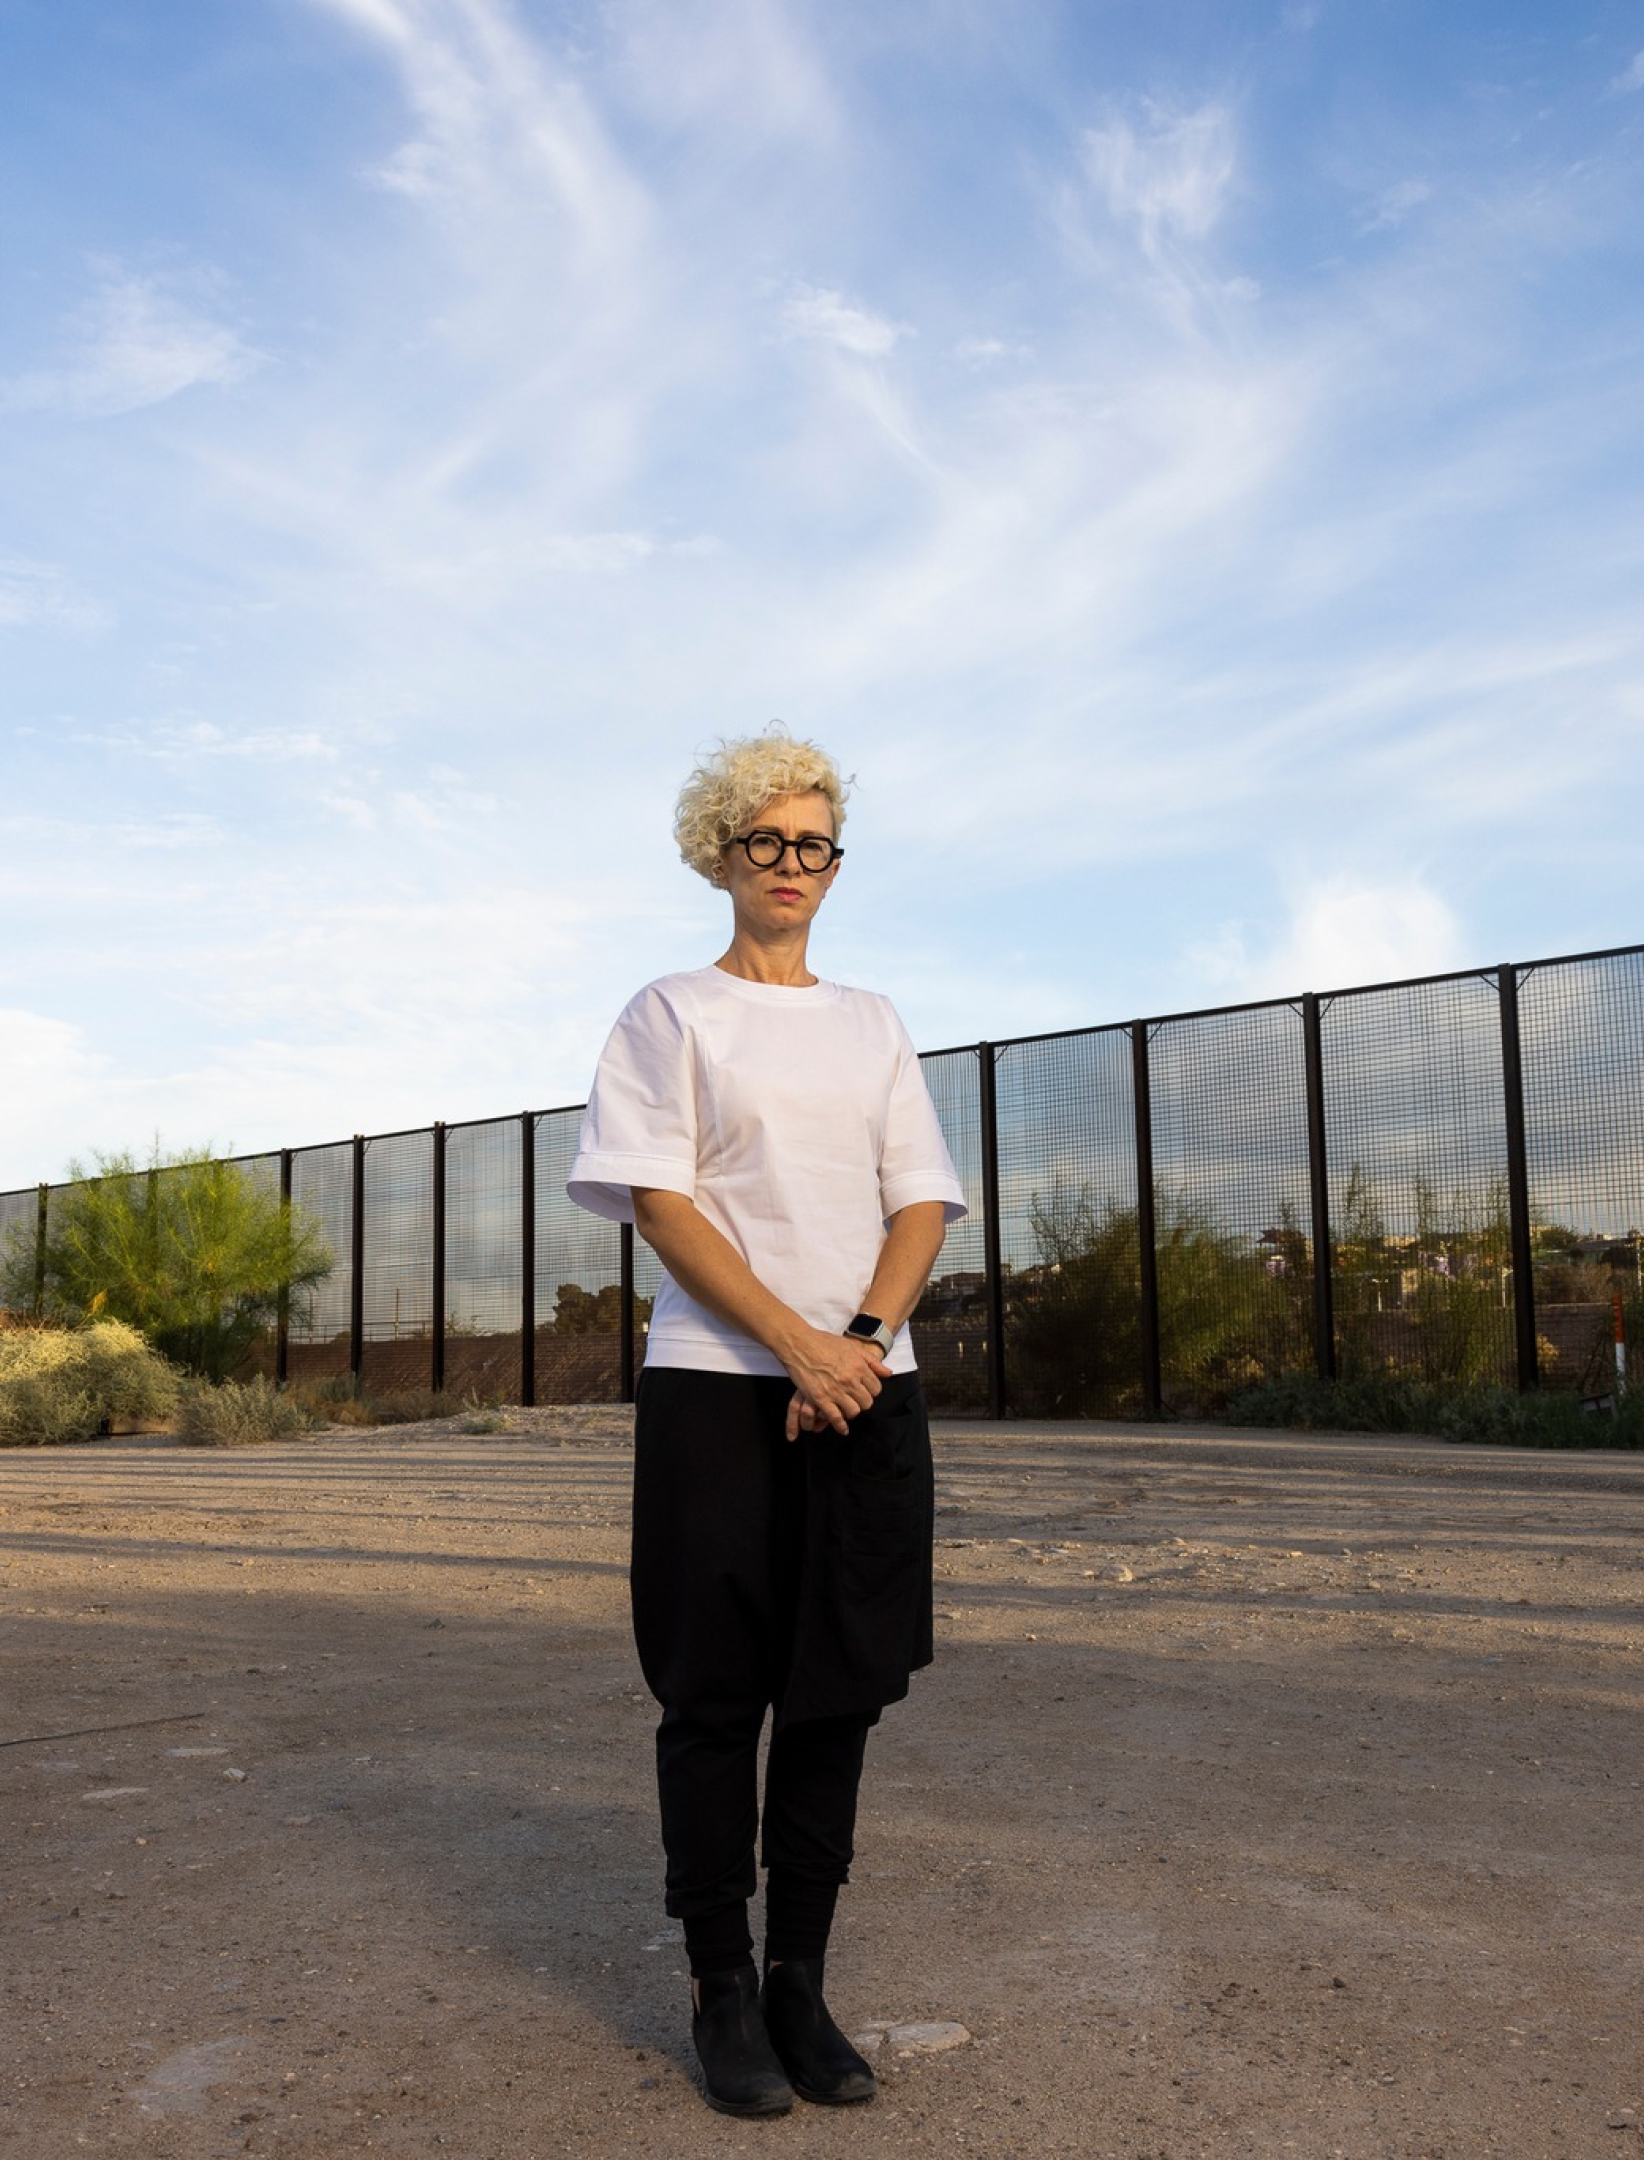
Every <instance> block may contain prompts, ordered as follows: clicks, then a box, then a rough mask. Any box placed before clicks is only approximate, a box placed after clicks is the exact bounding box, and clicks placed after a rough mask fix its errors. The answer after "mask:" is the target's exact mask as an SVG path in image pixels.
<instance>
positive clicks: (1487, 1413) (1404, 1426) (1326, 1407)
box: [1224, 1372, 1644, 1448]
mask: <svg viewBox="0 0 1644 2160" xmlns="http://www.w3.org/2000/svg"><path fill="white" fill-rule="evenodd" d="M1224 1415H1225V1417H1226V1419H1227V1422H1228V1423H1229V1424H1230V1425H1263V1426H1269V1427H1275V1426H1276V1427H1288V1428H1290V1429H1291V1430H1301V1431H1304V1432H1384V1433H1401V1432H1407V1433H1432V1434H1435V1435H1437V1436H1438V1437H1439V1438H1440V1439H1444V1440H1460V1441H1471V1442H1473V1443H1475V1444H1477V1445H1480V1446H1489V1447H1535V1448H1636V1447H1644V1390H1641V1389H1634V1390H1633V1391H1632V1392H1631V1393H1629V1394H1627V1395H1624V1396H1623V1397H1622V1398H1621V1400H1620V1402H1619V1403H1618V1404H1617V1406H1616V1407H1615V1408H1614V1409H1613V1410H1610V1411H1591V1410H1583V1409H1582V1407H1581V1404H1580V1401H1579V1400H1578V1399H1577V1397H1576V1396H1574V1395H1572V1394H1570V1393H1568V1392H1567V1391H1565V1390H1562V1389H1559V1390H1554V1389H1550V1388H1549V1389H1541V1390H1538V1391H1536V1392H1534V1393H1531V1394H1526V1395H1520V1394H1519V1393H1517V1392H1516V1391H1515V1390H1514V1389H1512V1388H1502V1387H1465V1386H1463V1387H1444V1386H1439V1385H1435V1384H1434V1383H1433V1382H1431V1381H1426V1380H1418V1379H1416V1378H1414V1377H1412V1376H1408V1375H1406V1374H1403V1373H1396V1372H1384V1373H1367V1374H1361V1375H1359V1376H1357V1377H1353V1378H1349V1379H1343V1380H1321V1379H1319V1378H1318V1376H1317V1375H1316V1374H1311V1373H1285V1374H1283V1375H1281V1376H1280V1377H1279V1378H1278V1379H1275V1380H1264V1381H1261V1382H1260V1383H1259V1384H1258V1385H1257V1386H1255V1387H1250V1388H1246V1389H1245V1390H1244V1391H1243V1392H1242V1393H1241V1394H1238V1395H1235V1396H1234V1397H1233V1399H1232V1401H1231V1402H1230V1403H1229V1404H1228V1406H1227V1409H1226V1411H1225V1412H1224Z"/></svg>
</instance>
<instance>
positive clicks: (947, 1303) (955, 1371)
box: [911, 1050, 988, 1415]
mask: <svg viewBox="0 0 1644 2160" xmlns="http://www.w3.org/2000/svg"><path fill="white" fill-rule="evenodd" d="M920 1063H921V1065H922V1067H923V1070H924V1075H925V1085H926V1086H927V1087H928V1088H929V1089H930V1093H931V1100H932V1102H934V1103H935V1105H936V1115H937V1117H938V1119H939V1120H940V1122H941V1126H942V1134H943V1137H944V1139H945V1140H946V1141H947V1144H948V1152H949V1154H950V1155H951V1156H952V1157H953V1161H954V1167H955V1169H957V1171H958V1172H959V1176H960V1180H961V1182H962V1183H963V1185H964V1188H965V1199H966V1200H967V1202H968V1203H969V1206H970V1213H969V1214H968V1215H965V1216H962V1217H961V1218H960V1220H959V1221H958V1222H956V1223H953V1224H951V1225H950V1227H949V1229H948V1234H947V1236H946V1238H945V1239H944V1240H943V1242H942V1250H941V1252H940V1254H939V1255H938V1256H937V1261H936V1266H935V1268H934V1269H933V1270H932V1272H931V1279H930V1284H929V1287H928V1288H927V1289H926V1291H925V1294H924V1296H923V1297H922V1298H921V1299H920V1301H919V1309H918V1311H917V1312H915V1314H914V1316H913V1321H912V1329H911V1331H912V1335H913V1346H914V1355H915V1356H916V1357H917V1358H918V1360H919V1370H920V1371H921V1373H923V1375H924V1384H925V1393H926V1395H927V1397H928V1399H929V1401H930V1405H931V1408H932V1409H933V1410H940V1411H943V1412H945V1413H947V1414H949V1415H952V1414H954V1413H956V1412H960V1411H980V1410H982V1409H983V1408H985V1407H986V1404H987V1399H988V1382H987V1355H988V1340H987V1335H988V1319H987V1313H988V1300H987V1295H986V1284H987V1250H986V1214H985V1202H984V1197H983V1192H982V1102H981V1087H980V1069H979V1065H978V1059H977V1052H976V1051H975V1050H938V1051H936V1052H934V1053H933V1054H932V1055H931V1056H929V1057H926V1058H922V1059H921V1060H920Z"/></svg>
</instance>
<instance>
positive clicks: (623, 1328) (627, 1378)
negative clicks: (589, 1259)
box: [618, 1222, 636, 1402]
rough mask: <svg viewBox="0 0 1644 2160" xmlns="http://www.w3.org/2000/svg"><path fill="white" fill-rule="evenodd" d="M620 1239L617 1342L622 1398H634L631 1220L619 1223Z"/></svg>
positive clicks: (632, 1237) (628, 1399)
mask: <svg viewBox="0 0 1644 2160" xmlns="http://www.w3.org/2000/svg"><path fill="white" fill-rule="evenodd" d="M620 1240H621V1254H622V1258H621V1283H622V1292H621V1314H622V1317H621V1321H620V1334H619V1336H618V1342H619V1346H620V1352H619V1354H620V1357H621V1361H622V1363H621V1372H622V1381H621V1386H622V1400H623V1401H624V1402H632V1401H633V1399H634V1378H635V1375H634V1351H635V1348H636V1345H635V1342H634V1332H635V1331H634V1226H633V1224H632V1223H631V1222H625V1223H623V1224H621V1225H620Z"/></svg>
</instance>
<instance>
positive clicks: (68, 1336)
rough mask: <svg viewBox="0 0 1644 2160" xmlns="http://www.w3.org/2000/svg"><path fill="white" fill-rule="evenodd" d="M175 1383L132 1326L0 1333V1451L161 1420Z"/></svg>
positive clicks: (173, 1402)
mask: <svg viewBox="0 0 1644 2160" xmlns="http://www.w3.org/2000/svg"><path fill="white" fill-rule="evenodd" d="M178 1388H179V1380H178V1375H177V1373H176V1372H175V1371H174V1370H173V1368H172V1367H171V1366H170V1365H168V1364H167V1363H166V1361H165V1359H164V1358H162V1357H160V1356H158V1355H157V1354H156V1353H155V1351H154V1350H153V1349H151V1348H150V1346H149V1344H148V1343H147V1342H145V1341H144V1339H143V1337H142V1336H141V1335H140V1334H139V1333H138V1332H137V1330H136V1329H135V1328H133V1327H128V1326H127V1325H126V1324H125V1323H124V1322H123V1321H119V1320H102V1321H98V1322H96V1323H94V1324H93V1325H91V1326H89V1327H79V1328H60V1327H27V1328H6V1329H4V1330H3V1331H0V1446H5V1447H46V1446H51V1445H53V1444H55V1443H57V1442H59V1441H64V1440H89V1439H91V1438H92V1436H93V1435H94V1434H96V1433H98V1432H100V1431H101V1430H102V1429H103V1427H104V1425H106V1424H107V1423H108V1422H109V1421H110V1419H114V1418H143V1419H151V1418H152V1419H160V1418H169V1417H170V1416H171V1415H172V1414H173V1412H174V1411H175V1409H176V1407H177V1398H178Z"/></svg>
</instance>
